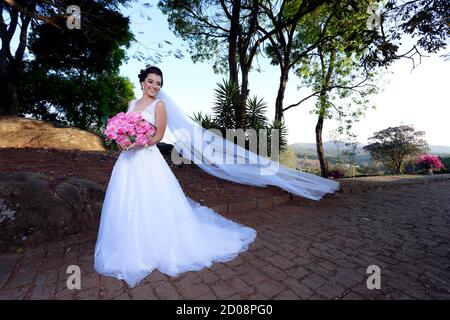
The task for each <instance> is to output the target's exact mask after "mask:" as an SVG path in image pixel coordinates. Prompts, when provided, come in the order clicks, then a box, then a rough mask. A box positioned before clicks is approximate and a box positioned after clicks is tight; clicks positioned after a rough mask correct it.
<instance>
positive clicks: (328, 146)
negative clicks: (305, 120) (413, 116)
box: [290, 141, 450, 165]
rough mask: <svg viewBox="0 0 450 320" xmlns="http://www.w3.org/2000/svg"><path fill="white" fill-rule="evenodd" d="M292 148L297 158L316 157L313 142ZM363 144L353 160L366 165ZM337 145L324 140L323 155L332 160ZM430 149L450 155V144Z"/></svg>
mask: <svg viewBox="0 0 450 320" xmlns="http://www.w3.org/2000/svg"><path fill="white" fill-rule="evenodd" d="M290 146H291V147H292V149H293V150H294V152H295V154H296V155H297V157H298V158H300V159H301V158H303V159H312V160H316V159H317V150H316V144H315V143H307V142H306V143H303V142H299V143H294V144H291V145H290ZM364 146H365V144H362V143H359V144H358V149H357V156H356V157H355V160H356V162H357V163H358V164H362V165H368V164H371V163H372V158H371V157H370V154H369V153H368V152H366V151H364V149H363V147H364ZM338 147H339V150H340V152H341V153H342V151H345V150H349V149H350V147H348V146H346V145H345V144H344V143H340V144H339V146H338ZM338 147H337V146H336V145H335V144H334V142H332V141H327V142H324V144H323V149H324V151H325V157H326V158H328V159H330V160H332V159H333V158H336V157H337V155H338ZM429 148H430V151H429V153H431V154H434V155H438V156H450V146H438V145H429Z"/></svg>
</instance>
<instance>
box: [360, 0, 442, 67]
mask: <svg viewBox="0 0 450 320" xmlns="http://www.w3.org/2000/svg"><path fill="white" fill-rule="evenodd" d="M384 2H386V5H385V6H383V5H382V4H381V3H382V2H381V1H380V4H381V13H379V14H374V15H373V16H372V17H371V19H375V18H377V19H378V20H379V21H378V22H379V28H374V29H373V30H372V31H371V34H370V37H371V38H372V40H371V41H369V42H367V43H368V49H369V50H368V51H367V54H366V55H365V57H364V59H363V62H364V64H365V65H366V66H367V67H369V68H372V67H374V66H388V65H390V64H391V63H392V62H394V61H396V60H398V59H400V58H407V59H410V60H411V61H412V63H413V67H415V65H416V64H415V58H416V57H417V56H418V57H419V61H421V58H422V57H423V53H422V52H421V50H422V51H425V52H427V53H436V52H438V51H440V50H442V49H445V48H446V47H447V45H448V37H449V35H450V24H449V23H448V13H449V12H450V2H449V1H448V0H412V1H398V0H397V1H395V0H386V1H384ZM403 35H409V36H411V37H412V38H413V39H414V40H415V44H414V45H413V46H412V47H411V48H410V49H408V50H406V52H404V53H399V52H398V51H399V48H400V45H401V41H402V36H403ZM447 56H448V54H447Z"/></svg>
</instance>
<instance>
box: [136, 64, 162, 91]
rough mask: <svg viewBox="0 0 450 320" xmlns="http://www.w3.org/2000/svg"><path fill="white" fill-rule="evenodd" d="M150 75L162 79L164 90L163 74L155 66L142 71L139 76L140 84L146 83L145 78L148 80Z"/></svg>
mask: <svg viewBox="0 0 450 320" xmlns="http://www.w3.org/2000/svg"><path fill="white" fill-rule="evenodd" d="M150 73H153V74H156V75H158V76H160V77H161V88H162V86H163V73H162V71H161V69H159V68H158V67H154V66H148V67H147V68H145V69H143V70H141V72H140V73H139V75H138V77H139V83H141V82H144V81H145V78H147V76H148V75H149V74H150Z"/></svg>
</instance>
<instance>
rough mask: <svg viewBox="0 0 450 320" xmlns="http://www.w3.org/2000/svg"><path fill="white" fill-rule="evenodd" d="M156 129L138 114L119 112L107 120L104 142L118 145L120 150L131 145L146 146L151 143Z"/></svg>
mask: <svg viewBox="0 0 450 320" xmlns="http://www.w3.org/2000/svg"><path fill="white" fill-rule="evenodd" d="M155 132H156V127H155V126H154V125H153V124H151V123H150V122H148V121H147V120H145V119H144V118H142V114H141V113H139V112H130V113H124V112H119V113H118V114H116V115H115V116H114V117H112V118H110V119H108V122H107V124H106V129H105V131H104V135H105V137H106V140H108V141H109V142H112V143H116V144H118V145H119V146H120V147H121V148H122V149H127V148H129V147H130V146H131V145H132V144H134V145H138V146H146V145H148V144H150V143H151V138H152V137H153V136H154V135H155Z"/></svg>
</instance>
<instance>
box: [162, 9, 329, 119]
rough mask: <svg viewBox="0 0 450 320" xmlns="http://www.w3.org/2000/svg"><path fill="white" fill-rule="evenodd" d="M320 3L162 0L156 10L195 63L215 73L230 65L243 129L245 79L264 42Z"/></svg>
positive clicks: (230, 73)
mask: <svg viewBox="0 0 450 320" xmlns="http://www.w3.org/2000/svg"><path fill="white" fill-rule="evenodd" d="M324 2H329V0H328V1H326V0H323V1H294V2H292V1H288V0H283V1H281V2H278V1H276V2H273V1H264V0H247V1H240V0H228V1H226V0H213V1H205V0H203V1H201V0H198V1H187V0H182V1H180V0H171V1H163V0H161V1H159V3H158V7H159V8H160V9H161V10H162V12H163V13H164V14H166V15H168V21H169V25H170V26H171V28H172V29H173V31H174V32H175V34H177V35H178V36H180V37H181V38H182V39H183V40H186V41H188V43H189V45H190V54H191V56H192V59H193V61H194V62H197V61H212V62H213V70H214V71H215V72H217V73H225V72H226V70H227V69H226V67H227V66H228V70H229V75H230V76H229V79H230V81H233V82H236V83H238V84H239V90H240V92H239V95H240V99H239V103H238V104H237V105H236V112H235V117H236V123H237V125H238V127H240V128H243V126H244V125H245V122H246V120H245V118H246V114H245V105H246V102H247V97H248V95H249V83H248V76H249V72H250V70H251V67H252V63H253V61H254V58H255V57H256V56H257V55H258V54H259V53H260V52H261V49H262V46H263V44H264V42H265V41H268V40H269V38H271V37H273V36H274V35H275V34H276V33H280V32H281V33H283V32H284V31H283V30H284V28H289V27H290V26H291V25H293V24H296V23H297V22H298V21H299V19H300V18H301V17H303V16H305V15H307V14H308V13H310V12H312V11H314V10H315V8H317V7H318V6H319V5H320V4H322V3H324ZM285 7H289V8H290V12H291V14H290V15H289V16H283V15H284V8H285ZM266 22H267V23H266ZM273 22H275V23H273ZM294 29H295V28H294ZM238 67H239V69H240V71H241V74H240V76H241V81H240V82H239V79H238ZM280 95H281V93H280ZM276 120H280V119H278V118H277V119H276Z"/></svg>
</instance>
